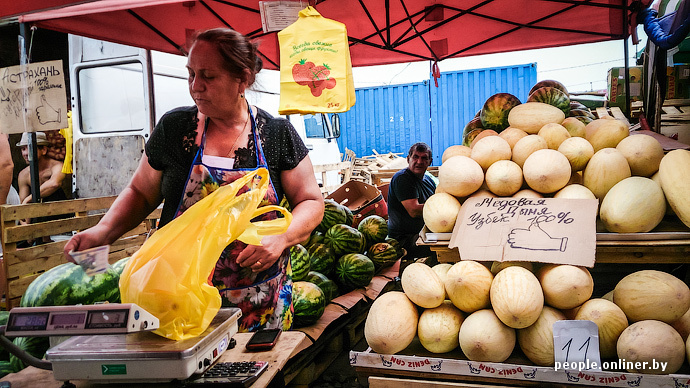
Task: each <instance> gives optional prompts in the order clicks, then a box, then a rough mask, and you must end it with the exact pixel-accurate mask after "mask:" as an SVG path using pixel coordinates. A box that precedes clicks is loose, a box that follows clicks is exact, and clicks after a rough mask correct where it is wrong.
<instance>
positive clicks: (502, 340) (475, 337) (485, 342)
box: [458, 309, 515, 362]
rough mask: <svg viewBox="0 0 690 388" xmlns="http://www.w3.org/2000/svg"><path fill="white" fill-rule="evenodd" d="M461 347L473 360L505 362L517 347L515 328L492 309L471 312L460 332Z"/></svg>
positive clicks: (466, 355)
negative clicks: (500, 318)
mask: <svg viewBox="0 0 690 388" xmlns="http://www.w3.org/2000/svg"><path fill="white" fill-rule="evenodd" d="M458 338H459V343H460V349H462V352H463V353H464V354H465V357H467V358H468V359H470V360H472V361H484V362H503V361H505V360H507V359H508V357H510V354H511V353H512V352H513V349H514V348H515V330H513V329H511V328H510V327H508V326H506V325H505V324H503V323H502V322H501V321H500V320H499V319H498V318H497V317H496V314H494V312H493V311H492V310H490V309H484V310H479V311H476V312H474V313H472V314H470V315H469V316H468V317H467V318H465V321H464V322H463V323H462V326H460V331H459V333H458Z"/></svg>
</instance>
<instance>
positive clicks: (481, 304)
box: [444, 260, 494, 313]
mask: <svg viewBox="0 0 690 388" xmlns="http://www.w3.org/2000/svg"><path fill="white" fill-rule="evenodd" d="M493 278H494V276H493V275H492V274H491V271H489V269H488V268H486V267H485V266H484V265H482V264H480V263H478V262H476V261H471V260H462V261H459V262H457V263H455V264H453V266H452V267H451V268H450V269H449V270H448V272H447V273H446V280H445V282H444V285H445V288H446V292H447V293H448V298H449V299H450V300H451V301H452V302H453V304H454V305H455V307H457V308H459V309H460V310H462V311H464V312H466V313H471V312H473V311H477V310H479V309H483V308H486V307H488V306H489V302H490V299H489V291H490V290H491V283H492V281H493Z"/></svg>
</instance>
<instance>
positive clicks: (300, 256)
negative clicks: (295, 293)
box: [290, 244, 311, 280]
mask: <svg viewBox="0 0 690 388" xmlns="http://www.w3.org/2000/svg"><path fill="white" fill-rule="evenodd" d="M290 266H291V267H292V280H303V279H304V278H305V277H306V276H307V274H308V273H309V271H310V270H311V260H310V259H309V252H307V248H305V247H303V246H302V245H301V244H297V245H293V246H291V247H290Z"/></svg>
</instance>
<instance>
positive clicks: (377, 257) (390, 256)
mask: <svg viewBox="0 0 690 388" xmlns="http://www.w3.org/2000/svg"><path fill="white" fill-rule="evenodd" d="M367 257H368V258H370V259H371V261H372V262H373V263H374V267H376V270H377V271H378V270H379V269H381V268H385V267H390V266H391V265H393V264H395V262H396V261H398V257H399V256H398V251H397V250H396V249H395V247H394V246H392V245H390V244H388V243H385V242H382V243H377V244H374V245H372V246H371V247H370V248H369V250H368V251H367Z"/></svg>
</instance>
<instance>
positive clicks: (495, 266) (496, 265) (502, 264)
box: [491, 261, 534, 276]
mask: <svg viewBox="0 0 690 388" xmlns="http://www.w3.org/2000/svg"><path fill="white" fill-rule="evenodd" d="M514 265H517V266H519V267H523V268H525V269H527V270H529V271H532V270H533V269H534V267H533V265H532V263H531V262H529V261H494V262H492V263H491V273H492V274H494V276H496V274H497V273H499V272H500V271H501V270H502V269H504V268H507V267H512V266H514Z"/></svg>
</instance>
